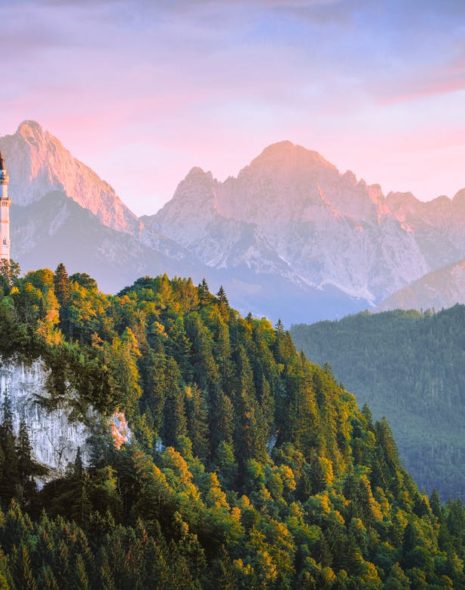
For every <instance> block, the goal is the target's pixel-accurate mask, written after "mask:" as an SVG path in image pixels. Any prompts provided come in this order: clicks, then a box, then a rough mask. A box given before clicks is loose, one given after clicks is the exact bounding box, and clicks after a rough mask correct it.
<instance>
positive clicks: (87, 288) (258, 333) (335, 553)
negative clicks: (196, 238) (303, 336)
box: [0, 267, 465, 590]
mask: <svg viewBox="0 0 465 590" xmlns="http://www.w3.org/2000/svg"><path fill="white" fill-rule="evenodd" d="M13 270H14V269H13ZM1 285H2V287H1V290H2V294H1V296H0V351H1V354H2V356H3V357H4V358H5V357H12V356H13V357H17V358H20V359H22V360H23V361H26V362H27V361H31V360H33V359H35V358H38V357H41V358H42V359H44V361H45V362H46V364H47V365H48V366H49V367H50V368H51V370H52V372H51V377H50V379H49V384H48V387H49V391H50V394H51V395H52V403H53V402H54V401H56V402H59V401H60V399H61V397H62V396H63V395H64V393H65V391H66V389H67V388H68V387H72V388H73V389H75V390H76V391H77V392H78V393H79V397H78V398H77V399H76V415H84V414H85V413H86V409H87V406H88V405H89V404H91V405H93V406H94V407H96V408H98V409H99V411H100V412H103V413H110V412H112V411H114V410H115V409H120V410H122V411H125V412H126V415H127V417H128V419H129V423H130V427H131V429H132V432H133V436H132V442H131V443H130V444H127V445H124V446H123V447H122V448H121V449H119V450H117V449H115V448H114V446H113V444H112V441H111V439H108V438H107V436H106V435H105V434H101V435H100V436H95V437H94V440H93V443H92V444H93V453H92V460H91V463H90V465H88V466H86V465H83V462H82V460H81V458H80V456H79V454H78V456H77V457H76V461H75V464H74V465H72V466H70V469H69V472H68V474H67V476H66V477H64V478H62V479H60V480H55V481H52V482H50V483H48V484H47V485H45V487H44V488H43V489H42V490H41V491H38V490H37V489H36V486H35V484H34V479H33V476H34V475H35V474H37V473H38V472H39V471H40V468H39V466H38V465H36V464H35V462H34V461H33V459H32V455H31V449H30V447H29V444H28V436H27V432H26V431H25V429H24V428H23V429H22V431H21V432H20V434H19V437H16V436H15V434H14V433H13V430H12V417H11V411H10V409H9V405H8V399H6V400H5V402H4V404H3V421H2V424H1V427H0V500H1V503H2V509H3V512H2V513H1V514H0V545H1V547H2V553H1V554H0V588H2V589H8V588H10V589H17V590H19V589H21V590H22V589H26V588H27V589H31V590H35V589H56V588H66V589H71V588H72V589H81V588H90V589H95V590H97V589H98V590H100V589H105V590H116V589H123V590H133V589H140V590H147V589H152V588H153V589H160V590H161V589H163V590H175V589H176V590H182V589H186V590H187V589H203V588H205V589H207V590H209V589H211V590H213V589H216V588H221V589H223V590H232V589H236V588H238V589H243V590H246V589H247V590H250V589H252V590H254V589H257V590H259V589H260V590H262V589H264V590H266V589H270V590H271V589H273V590H278V589H284V590H286V589H289V590H294V589H295V590H297V589H299V590H301V589H303V590H306V589H308V590H317V589H318V590H326V589H327V590H329V589H331V590H363V589H366V590H376V589H381V588H386V589H389V590H394V589H399V590H400V589H401V590H408V589H409V588H411V589H420V588H431V589H433V588H434V589H439V588H443V589H452V588H459V589H460V588H465V575H464V565H463V564H464V561H463V560H464V559H465V546H464V538H465V537H464V534H465V511H464V508H463V506H462V504H461V503H460V502H450V503H448V504H447V505H444V506H441V505H440V504H439V500H438V497H437V495H433V496H432V497H431V499H430V498H428V497H427V496H424V495H422V494H420V493H419V491H418V489H417V488H416V486H415V484H414V483H413V481H412V480H411V478H410V477H409V475H408V474H407V473H406V472H405V471H404V469H403V468H402V466H401V464H400V462H399V458H398V455H397V451H396V447H395V443H394V441H393V438H392V436H391V432H390V429H389V426H388V424H387V423H386V421H384V420H382V421H380V422H376V423H375V422H373V420H372V418H371V416H370V412H369V410H368V409H364V411H360V410H359V409H358V407H357V405H356V403H355V399H354V397H353V396H352V395H351V394H349V393H347V392H346V391H345V390H344V389H343V388H342V387H341V386H340V385H339V384H338V383H337V382H336V381H335V379H334V378H333V376H332V375H331V372H330V371H329V370H328V369H325V368H321V367H318V366H317V365H314V364H312V363H310V362H309V361H308V360H307V359H306V358H305V357H304V356H303V355H302V354H299V353H298V352H297V351H296V349H295V348H294V345H293V344H292V341H291V339H290V336H289V334H288V333H286V332H285V331H284V330H283V329H282V327H281V326H280V325H278V326H277V328H276V329H274V328H273V327H272V326H271V325H270V324H269V323H268V321H266V320H263V319H262V320H260V319H254V318H252V317H247V318H242V317H240V316H239V314H238V313H237V312H235V311H234V310H233V309H231V307H230V306H229V304H228V301H227V297H226V295H225V293H224V292H222V291H221V292H220V293H219V294H218V295H217V296H215V295H212V294H211V293H210V292H209V291H208V287H207V285H206V284H202V285H200V286H199V287H196V286H194V285H193V284H192V282H191V281H190V280H185V279H175V280H173V281H170V280H168V278H167V277H166V276H162V277H158V278H143V279H140V280H139V281H137V282H136V283H135V284H134V285H133V286H132V287H128V288H127V289H125V290H124V291H123V292H121V293H120V294H119V295H117V296H108V295H105V294H103V293H101V292H100V291H99V290H98V289H97V286H96V284H95V282H94V281H93V280H92V279H91V278H90V277H89V276H87V275H85V274H78V275H73V276H71V277H68V275H67V273H66V270H65V269H64V268H63V267H59V268H58V269H57V271H56V272H55V273H53V272H52V271H49V270H40V271H37V272H33V273H29V274H28V275H26V276H25V277H24V278H18V277H17V276H16V273H15V272H10V270H9V269H8V268H7V269H5V268H4V269H3V274H2V278H1Z"/></svg>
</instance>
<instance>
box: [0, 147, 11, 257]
mask: <svg viewBox="0 0 465 590" xmlns="http://www.w3.org/2000/svg"><path fill="white" fill-rule="evenodd" d="M9 182H10V177H9V176H8V170H7V169H6V164H5V160H4V159H3V156H2V154H1V153H0V260H7V261H8V262H9V261H10V205H11V201H10V197H9V196H8V184H9Z"/></svg>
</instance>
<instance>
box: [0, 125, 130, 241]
mask: <svg viewBox="0 0 465 590" xmlns="http://www.w3.org/2000/svg"><path fill="white" fill-rule="evenodd" d="M0 151H1V152H2V153H3V154H4V155H5V158H6V161H7V163H8V168H9V170H10V176H11V187H10V189H11V190H10V192H11V196H12V198H13V200H14V202H15V203H16V204H17V205H28V204H30V203H32V202H34V201H37V200H40V199H42V198H43V197H44V196H45V195H46V194H48V193H50V192H51V191H55V190H60V191H63V192H64V193H65V194H66V195H67V196H68V197H69V198H71V199H73V200H75V201H76V202H77V203H79V204H80V205H81V206H83V207H85V208H86V209H89V210H90V211H91V212H92V213H94V214H95V215H97V216H98V217H99V219H100V220H101V221H102V222H103V223H104V224H105V225H107V226H109V227H112V228H113V229H117V230H120V231H125V232H133V231H135V230H136V228H137V226H138V221H137V218H136V216H135V215H134V214H133V213H132V212H131V211H130V210H129V209H128V207H126V205H124V203H123V202H122V201H121V199H120V198H119V197H118V195H117V194H116V193H115V191H114V189H113V188H112V187H111V186H110V185H109V184H108V183H107V182H105V181H104V180H102V179H101V178H99V176H98V175H97V174H96V173H95V172H94V171H93V170H91V169H90V168H89V167H87V166H86V165H84V164H83V163H82V162H80V161H79V160H77V159H75V158H74V157H73V155H72V154H71V153H70V152H69V151H68V150H67V149H66V148H65V147H64V146H63V145H62V143H61V142H60V141H59V140H58V139H57V138H56V137H54V136H53V135H52V134H50V133H49V132H48V131H46V130H44V129H43V128H42V127H41V125H40V124H39V123H37V122H36V121H30V120H26V121H23V122H22V123H21V124H20V126H19V127H18V129H17V131H16V133H14V134H13V135H6V136H4V137H1V138H0Z"/></svg>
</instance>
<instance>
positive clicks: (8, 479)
mask: <svg viewBox="0 0 465 590" xmlns="http://www.w3.org/2000/svg"><path fill="white" fill-rule="evenodd" d="M2 411H3V412H2V413H3V416H2V417H3V421H2V424H1V426H0V447H1V450H2V459H3V461H2V473H1V477H0V498H1V499H2V500H3V502H4V504H8V502H9V501H10V500H11V499H12V498H14V497H17V495H18V492H19V491H20V477H19V469H18V456H17V453H16V437H15V434H14V431H13V413H12V410H11V402H10V398H9V397H8V395H7V394H5V398H4V401H3V407H2Z"/></svg>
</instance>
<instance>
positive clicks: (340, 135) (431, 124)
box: [0, 0, 465, 214]
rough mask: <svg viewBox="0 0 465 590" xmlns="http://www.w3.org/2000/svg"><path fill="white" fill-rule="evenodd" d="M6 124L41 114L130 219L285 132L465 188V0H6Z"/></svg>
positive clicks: (425, 189) (406, 175) (387, 169)
mask: <svg viewBox="0 0 465 590" xmlns="http://www.w3.org/2000/svg"><path fill="white" fill-rule="evenodd" d="M0 27H1V33H0V55H1V83H0V135H4V134H6V133H14V132H15V130H16V128H17V127H18V125H19V123H20V122H21V121H23V120H25V119H33V120H36V121H38V122H39V123H40V124H41V125H42V126H43V127H44V128H46V129H48V130H49V131H50V132H51V133H53V134H54V135H55V136H57V137H58V138H59V139H60V140H61V141H62V142H63V144H64V145H65V146H66V147H67V148H68V149H70V150H71V152H72V153H73V154H74V155H75V156H76V157H78V158H79V159H80V160H82V161H83V162H85V163H86V164H88V165H89V166H90V167H91V168H93V169H94V170H95V171H96V172H97V173H98V174H99V175H100V176H101V177H102V178H104V179H105V180H107V181H108V182H109V183H110V184H111V185H112V186H113V187H114V188H115V190H116V191H117V193H118V194H119V195H120V196H121V197H122V198H123V200H124V201H125V202H126V203H127V204H128V205H129V206H130V207H131V208H132V210H133V211H134V212H136V213H137V214H151V213H155V212H156V211H157V210H158V209H159V208H160V207H161V206H162V205H163V203H165V202H166V201H167V200H169V199H170V198H171V196H172V195H173V192H174V190H175V188H176V186H177V184H178V183H179V182H180V181H181V180H182V179H183V178H184V177H185V175H186V174H187V173H188V171H189V170H190V169H191V168H192V167H193V166H201V167H202V168H204V169H205V170H210V171H211V172H212V173H213V175H214V176H216V177H217V178H219V179H220V180H222V179H224V178H226V177H227V176H230V175H236V174H237V173H238V171H239V170H240V169H241V168H242V167H244V166H245V165H247V164H248V163H249V162H250V161H251V160H252V159H253V158H254V157H256V156H257V155H258V154H259V153H260V152H261V151H262V150H263V149H264V148H265V147H266V146H267V145H269V144H270V143H273V142H276V141H281V140H284V139H288V140H291V141H292V142H294V143H298V144H300V145H303V146H305V147H307V148H309V149H314V150H317V151H319V152H320V153H321V154H322V155H323V156H324V157H325V158H326V159H328V160H330V161H331V162H333V163H334V164H335V165H336V166H337V167H338V168H339V169H340V170H341V171H342V172H344V171H345V170H347V169H350V170H352V171H353V172H354V173H355V174H356V175H357V176H358V177H363V178H365V179H366V180H367V182H369V183H379V184H381V186H382V188H383V190H384V191H385V193H387V192H389V191H391V190H396V191H397V190H399V191H412V192H413V193H414V194H415V195H416V196H417V197H418V198H420V199H423V200H429V199H431V198H434V197H436V196H438V195H440V194H447V195H449V196H453V195H454V194H455V193H456V192H457V191H458V190H459V189H460V188H462V187H465V166H464V163H465V2H464V1H463V0H440V1H437V0H434V1H432V0H402V1H397V0H384V1H383V0H288V1H285V0H230V1H220V0H219V1H214V0H179V1H176V0H171V1H168V0H28V1H23V0H11V1H10V0H0Z"/></svg>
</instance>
